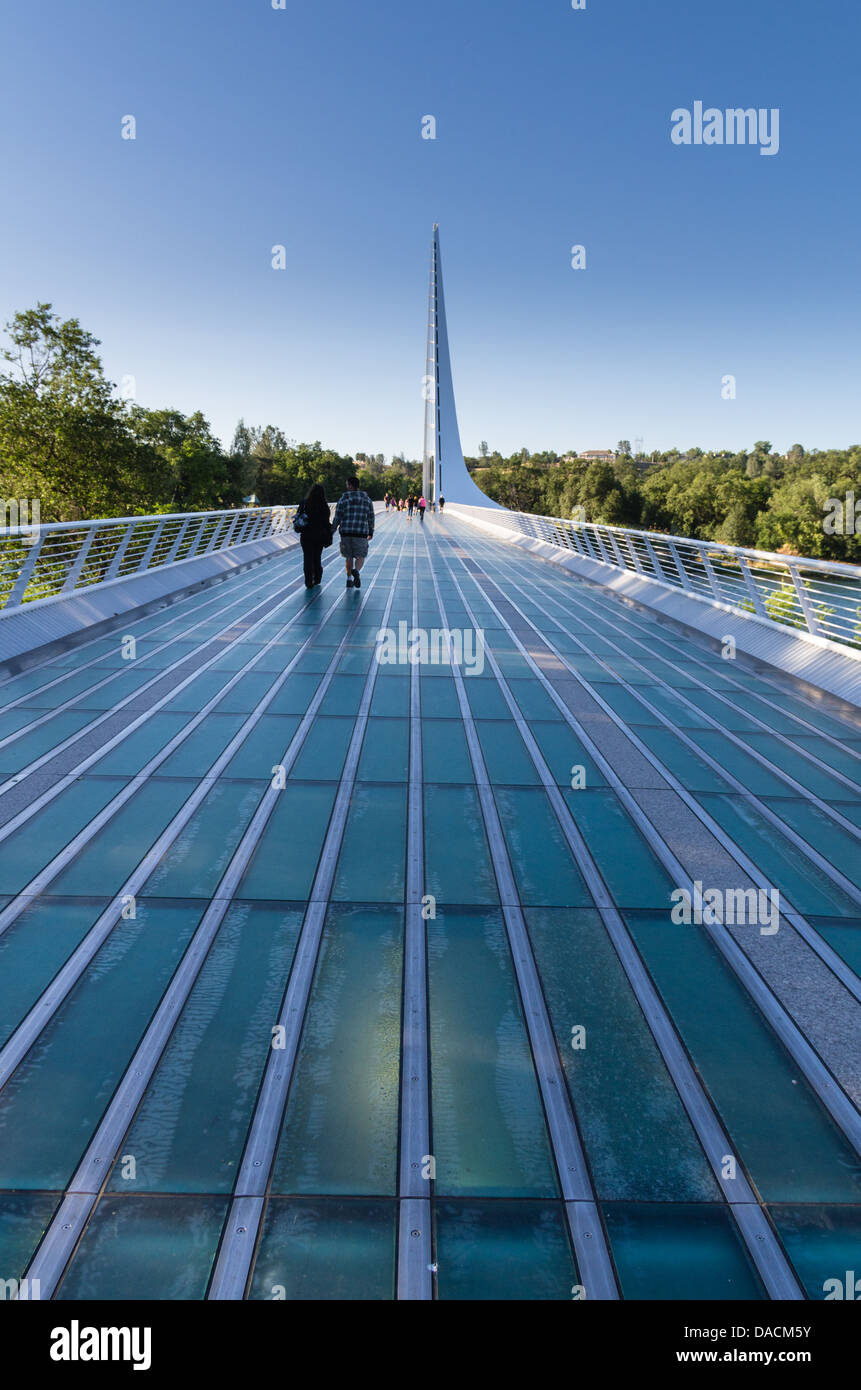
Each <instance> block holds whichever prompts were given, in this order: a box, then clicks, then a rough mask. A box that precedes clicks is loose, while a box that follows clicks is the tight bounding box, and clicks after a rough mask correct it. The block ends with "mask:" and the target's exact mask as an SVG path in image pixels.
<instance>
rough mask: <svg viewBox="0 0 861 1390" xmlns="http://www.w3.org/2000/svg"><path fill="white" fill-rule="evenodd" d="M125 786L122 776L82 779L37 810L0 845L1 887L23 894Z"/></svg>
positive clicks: (7, 890) (90, 889)
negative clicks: (27, 886)
mask: <svg viewBox="0 0 861 1390" xmlns="http://www.w3.org/2000/svg"><path fill="white" fill-rule="evenodd" d="M124 786H125V783H124V782H123V781H121V780H120V779H119V778H108V777H105V778H104V779H103V778H97V777H87V778H83V779H82V780H81V781H79V782H74V783H73V784H72V785H71V786H70V787H67V788H66V790H65V791H63V792H61V793H60V795H59V796H57V797H55V798H54V799H53V801H51V802H49V803H48V805H47V806H45V807H44V808H43V809H42V810H41V811H37V812H36V814H35V815H34V816H32V817H31V819H30V820H28V821H26V822H25V823H24V825H22V826H21V827H20V828H19V829H18V830H15V831H13V832H12V834H11V835H10V836H9V837H8V838H7V839H6V840H4V841H3V842H2V844H0V888H2V889H3V891H4V892H6V893H20V891H21V889H22V888H24V887H26V885H27V884H28V883H29V882H30V880H31V879H32V878H34V877H35V876H36V874H37V873H39V871H40V870H41V869H43V868H44V867H45V865H46V864H48V863H50V861H51V860H52V859H54V858H55V857H56V855H58V854H59V853H60V852H61V850H63V849H65V847H66V845H68V844H69V842H70V841H71V840H73V839H74V838H75V836H76V835H77V834H78V833H79V832H80V831H81V830H83V829H84V827H85V826H87V825H89V823H90V821H91V820H92V819H93V817H94V816H97V815H98V813H99V811H101V810H102V808H103V807H104V806H106V805H107V803H108V802H109V801H111V800H112V798H113V797H115V796H116V794H117V792H119V791H120V790H121V789H122V788H123V787H124ZM84 891H88V892H90V893H92V892H93V891H94V890H93V887H92V885H90V887H89V888H88V889H85V890H84ZM96 891H98V890H96Z"/></svg>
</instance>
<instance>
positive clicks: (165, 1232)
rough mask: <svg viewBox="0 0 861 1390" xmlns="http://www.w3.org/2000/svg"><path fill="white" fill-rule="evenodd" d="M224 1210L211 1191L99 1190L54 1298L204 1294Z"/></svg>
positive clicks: (189, 1296)
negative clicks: (161, 1194) (129, 1192)
mask: <svg viewBox="0 0 861 1390" xmlns="http://www.w3.org/2000/svg"><path fill="white" fill-rule="evenodd" d="M226 1211H227V1201H226V1199H224V1198H219V1197H138V1196H123V1197H120V1196H117V1195H116V1194H114V1193H106V1194H105V1196H104V1197H103V1198H102V1199H101V1201H100V1202H99V1205H98V1207H97V1208H96V1211H95V1213H94V1214H93V1216H92V1217H91V1219H90V1222H89V1225H88V1226H87V1229H86V1231H85V1232H84V1237H83V1240H82V1241H81V1244H80V1245H79V1247H78V1249H77V1251H76V1252H75V1258H74V1259H73V1260H72V1263H71V1265H70V1266H69V1270H68V1272H67V1274H66V1276H65V1278H64V1280H63V1282H62V1284H61V1285H60V1289H59V1292H58V1294H57V1298H59V1299H93V1300H97V1301H98V1302H102V1301H103V1300H105V1301H107V1300H114V1299H134V1300H136V1301H137V1300H140V1299H153V1300H155V1299H164V1300H168V1301H170V1302H176V1301H179V1300H181V1299H202V1298H204V1297H205V1295H206V1287H207V1284H208V1283H209V1276H210V1273H211V1271H212V1266H213V1263H214V1261H215V1254H216V1251H217V1248H218V1240H219V1237H220V1235H221V1228H222V1226H223V1224H224V1217H225V1214H226Z"/></svg>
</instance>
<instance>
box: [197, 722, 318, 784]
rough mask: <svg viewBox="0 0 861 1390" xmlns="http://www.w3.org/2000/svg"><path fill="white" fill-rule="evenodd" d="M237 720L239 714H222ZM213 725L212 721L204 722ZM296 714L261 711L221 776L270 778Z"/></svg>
mask: <svg viewBox="0 0 861 1390" xmlns="http://www.w3.org/2000/svg"><path fill="white" fill-rule="evenodd" d="M233 719H237V720H240V719H241V716H240V715H225V716H224V721H225V723H226V722H227V721H228V720H233ZM207 723H208V724H212V723H213V720H212V719H210V720H208V721H207ZM298 727H299V716H298V714H264V715H262V716H261V718H260V719H259V720H258V721H257V723H256V724H255V726H254V728H253V729H252V730H251V732H250V734H248V736H247V738H245V739H244V740H243V742H242V743H241V744H240V746H239V748H238V749H237V751H236V752H235V753H234V755H233V757H232V758H231V759H230V762H229V763H228V764H227V766H226V767H225V769H224V771H223V773H222V774H221V775H222V776H223V777H255V778H256V777H259V778H261V779H263V780H264V781H267V782H268V781H271V779H272V777H273V776H274V775H275V774H274V769H275V768H276V767H280V766H281V765H282V764H281V760H282V758H283V757H284V754H285V752H286V751H287V749H288V748H289V746H290V741H291V739H292V738H293V735H294V734H295V732H296V730H297V728H298Z"/></svg>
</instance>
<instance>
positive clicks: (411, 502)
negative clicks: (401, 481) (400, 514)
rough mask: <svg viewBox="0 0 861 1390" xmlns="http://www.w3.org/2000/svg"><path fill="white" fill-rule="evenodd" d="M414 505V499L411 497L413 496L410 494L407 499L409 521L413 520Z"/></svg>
mask: <svg viewBox="0 0 861 1390" xmlns="http://www.w3.org/2000/svg"><path fill="white" fill-rule="evenodd" d="M415 505H416V499H415V498H414V497H413V494H412V493H410V495H409V497H408V498H407V515H408V516H409V518H410V521H412V519H413V507H414V506H415Z"/></svg>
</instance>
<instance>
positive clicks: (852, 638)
mask: <svg viewBox="0 0 861 1390" xmlns="http://www.w3.org/2000/svg"><path fill="white" fill-rule="evenodd" d="M449 511H451V512H453V513H454V514H456V515H457V514H463V515H464V516H465V517H467V518H468V517H470V516H471V517H472V518H473V519H474V520H476V521H482V522H486V523H488V524H491V525H494V526H501V527H504V528H506V529H507V530H511V531H517V532H518V533H519V534H521V535H524V536H531V537H533V538H534V539H536V540H541V541H548V542H549V543H550V544H551V545H556V546H559V547H560V548H561V549H563V550H570V551H574V552H575V553H576V554H577V555H582V556H583V557H584V559H587V560H595V561H597V562H598V563H599V564H602V565H611V566H613V567H614V568H616V569H623V570H630V571H631V572H632V573H634V574H638V575H641V576H642V577H643V578H645V579H651V580H654V581H656V582H657V583H659V584H667V585H670V586H671V587H673V588H679V589H683V590H685V591H686V592H687V593H689V594H691V595H693V596H696V597H699V598H703V599H710V600H712V601H713V602H718V603H722V604H726V605H728V606H729V607H730V608H734V609H735V610H737V611H738V612H741V613H747V614H750V615H753V616H755V617H757V618H760V619H762V620H763V621H765V622H772V623H776V624H777V625H779V626H784V627H785V626H789V627H794V628H796V629H798V630H799V631H802V632H807V633H809V634H810V635H811V636H814V637H818V638H822V639H825V640H826V641H830V642H837V643H839V644H841V645H842V646H849V647H859V646H861V566H858V565H847V564H836V563H833V562H831V561H829V560H807V559H804V558H802V557H799V556H795V555H776V554H772V553H771V552H768V551H763V550H747V549H744V548H743V547H741V546H735V545H719V544H718V543H717V542H712V541H695V540H689V539H687V538H685V537H682V536H665V535H662V534H661V533H660V532H657V531H632V530H629V529H627V528H626V527H623V526H598V525H595V524H593V523H591V522H585V521H584V522H580V521H571V520H568V519H566V518H564V517H551V516H533V515H532V514H531V513H529V512H511V511H496V510H495V509H491V508H489V507H487V508H485V507H472V506H467V505H462V504H460V503H452V504H450V505H449V506H447V507H446V512H449Z"/></svg>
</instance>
